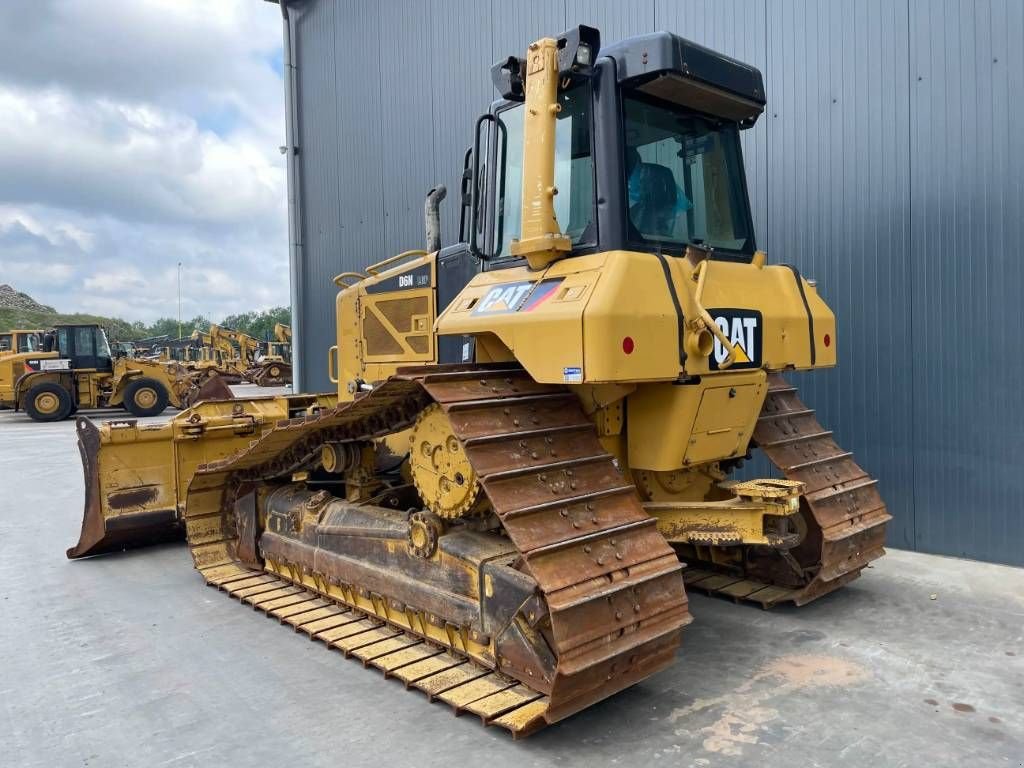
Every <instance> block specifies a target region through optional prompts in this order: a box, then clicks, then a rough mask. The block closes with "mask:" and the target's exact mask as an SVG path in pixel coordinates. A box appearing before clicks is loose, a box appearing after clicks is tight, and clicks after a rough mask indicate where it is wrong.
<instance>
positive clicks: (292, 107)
mask: <svg viewBox="0 0 1024 768" xmlns="http://www.w3.org/2000/svg"><path fill="white" fill-rule="evenodd" d="M280 3H281V20H282V22H283V25H284V109H285V119H284V135H285V146H284V147H283V148H282V149H283V151H284V154H285V160H286V163H287V177H288V283H289V286H290V289H289V293H290V299H291V305H292V391H293V392H296V393H297V392H304V391H305V390H306V380H305V379H306V377H305V375H304V371H303V369H302V357H303V349H302V343H303V340H304V339H303V327H302V326H303V322H302V319H303V318H302V308H303V307H304V306H305V301H304V299H305V296H304V295H303V290H302V289H303V285H302V276H303V275H304V274H305V269H304V266H305V264H304V261H305V254H304V252H303V248H302V186H301V184H300V181H301V177H300V169H299V161H298V155H299V147H298V145H297V143H296V141H297V137H298V133H299V111H298V105H297V104H296V93H297V91H298V88H297V85H298V83H297V74H296V66H295V56H294V50H293V49H294V46H293V32H292V23H291V21H292V20H291V15H290V14H289V12H288V0H280Z"/></svg>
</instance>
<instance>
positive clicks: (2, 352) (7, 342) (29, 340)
mask: <svg viewBox="0 0 1024 768" xmlns="http://www.w3.org/2000/svg"><path fill="white" fill-rule="evenodd" d="M42 338H43V332H42V331H41V330H31V331H25V330H11V331H0V357H5V356H6V355H18V354H24V353H25V352H33V351H35V350H38V349H39V345H40V343H41V342H42Z"/></svg>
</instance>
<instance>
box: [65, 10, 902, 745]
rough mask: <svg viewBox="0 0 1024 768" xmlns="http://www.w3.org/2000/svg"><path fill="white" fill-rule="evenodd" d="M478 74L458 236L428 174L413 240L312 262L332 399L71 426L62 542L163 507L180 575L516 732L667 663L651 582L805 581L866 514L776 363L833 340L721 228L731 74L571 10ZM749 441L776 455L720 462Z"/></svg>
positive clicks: (819, 318) (816, 575)
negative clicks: (351, 261) (72, 470)
mask: <svg viewBox="0 0 1024 768" xmlns="http://www.w3.org/2000/svg"><path fill="white" fill-rule="evenodd" d="M492 79H493V80H494V82H495V85H496V87H497V89H498V91H499V93H500V95H501V98H500V99H499V100H497V101H496V102H495V103H494V104H493V105H492V107H491V109H490V110H489V111H488V112H487V113H486V114H485V115H483V116H482V117H481V118H480V119H479V120H478V121H477V123H476V133H475V137H474V142H473V147H472V150H471V152H469V153H467V158H468V161H467V166H466V169H465V174H464V189H463V190H462V192H463V196H462V197H463V209H462V215H461V222H462V231H461V233H460V241H461V242H460V244H458V245H455V246H450V247H446V248H440V247H439V237H438V213H437V205H438V203H439V201H440V199H441V198H442V197H443V195H444V190H443V188H439V189H437V190H433V191H432V192H431V193H430V194H429V195H428V197H427V204H426V211H427V217H426V218H427V232H428V236H427V247H426V249H425V250H422V251H411V252H406V253H403V254H399V255H398V256H395V257H392V258H390V259H386V260H385V261H383V262H381V263H379V264H376V265H373V266H371V267H368V268H366V270H365V272H363V273H346V274H342V275H339V276H338V277H337V278H336V283H337V284H338V286H339V288H340V291H339V293H338V296H337V302H336V318H337V345H336V346H335V347H333V348H332V349H331V350H330V354H329V357H328V361H327V363H328V366H329V370H330V373H331V377H332V379H333V380H334V381H335V382H336V383H337V392H336V393H331V394H329V395H316V396H312V395H295V396H286V397H273V398H254V399H245V400H233V401H220V402H208V403H199V404H198V405H196V406H195V407H193V408H191V409H190V410H188V411H186V412H184V413H182V414H180V415H179V416H177V417H175V418H174V419H172V420H171V421H170V422H168V423H166V424H164V425H161V426H153V425H145V426H141V425H138V424H135V423H133V422H131V421H119V422H116V423H109V424H104V425H101V426H97V425H94V424H93V423H91V422H90V421H89V420H87V419H79V421H78V435H79V445H80V450H81V454H82V461H83V463H84V467H85V477H86V501H85V515H84V520H83V525H82V532H81V538H80V541H79V542H78V544H77V545H76V546H75V547H73V548H72V549H71V550H69V552H68V556H69V557H72V558H76V557H83V556H86V555H92V554H97V553H100V552H106V551H110V550H114V549H120V548H122V547H126V546H132V545H136V544H139V543H144V542H145V541H147V540H150V539H151V538H153V537H154V536H158V535H159V536H162V535H173V534H174V532H175V530H176V527H177V528H178V529H179V530H180V529H182V528H183V529H184V535H185V537H186V539H187V542H188V546H189V547H190V550H191V554H192V558H193V561H194V564H195V567H196V568H197V569H198V570H199V572H200V573H201V575H202V577H203V579H204V581H205V582H206V583H207V584H209V585H211V586H214V587H217V588H218V589H220V590H222V591H224V592H226V593H227V594H229V595H232V596H234V597H235V598H237V599H238V600H240V601H242V602H244V603H246V604H249V605H252V606H254V607H256V608H258V609H259V610H260V611H262V612H264V613H266V614H268V615H270V616H273V617H275V618H277V619H278V620H280V621H281V622H283V623H285V624H288V625H290V626H291V627H294V628H295V629H296V630H298V631H301V632H303V633H305V634H307V635H309V636H310V637H312V638H315V639H317V640H320V641H321V642H323V643H324V644H325V645H327V646H328V647H331V648H334V649H338V650H341V651H342V652H344V653H345V654H346V655H350V656H354V657H356V658H357V659H360V660H361V661H362V662H363V663H364V664H366V665H368V666H373V667H376V668H378V669H380V670H382V671H383V672H384V673H385V674H386V675H388V676H392V677H397V678H398V679H400V680H402V681H403V682H405V683H406V684H407V685H408V686H410V687H414V688H416V689H418V690H421V691H424V692H425V693H427V695H428V696H429V697H430V698H432V699H433V698H437V699H440V700H442V701H444V702H446V703H448V704H450V705H451V706H452V707H453V708H454V709H455V710H456V711H468V712H472V713H474V714H476V715H478V716H479V717H480V718H481V719H482V720H483V722H485V723H488V724H493V725H497V726H499V727H502V728H505V729H508V730H509V731H511V732H512V733H513V734H514V735H516V736H522V735H525V734H528V733H530V732H532V731H534V730H536V729H537V728H540V727H542V726H544V725H546V724H550V723H554V722H557V721H558V720H561V719H562V718H565V717H567V716H569V715H571V714H573V713H575V712H578V711H579V710H581V709H584V708H585V707H588V706H590V705H591V704H593V703H595V702H597V701H599V700H601V699H604V698H605V697H607V696H610V695H612V694H614V693H615V692H616V691H620V690H622V689H623V688H626V687H627V686H630V685H633V684H634V683H637V682H639V681H641V680H643V679H644V678H646V677H648V676H649V675H651V674H653V673H655V672H656V671H658V670H659V669H662V668H664V667H666V666H667V665H669V664H671V663H672V661H673V658H674V656H675V653H676V650H677V647H678V646H679V643H680V638H681V632H680V630H681V629H682V627H683V626H685V625H686V624H687V623H688V622H689V621H690V614H689V611H688V605H687V597H686V591H685V588H684V581H685V582H686V583H687V584H689V585H691V586H692V587H696V588H699V589H702V590H705V591H709V592H716V593H721V594H724V595H727V596H729V597H732V598H734V599H737V600H747V601H750V602H753V603H755V604H759V605H763V606H770V605H773V604H775V603H779V602H783V601H791V602H794V603H797V604H802V603H806V602H807V601H809V600H813V599H815V598H817V597H820V596H821V595H824V594H826V593H828V592H830V591H832V590H834V589H836V588H837V587H839V586H841V585H843V584H845V583H847V582H849V581H850V580H851V579H854V578H856V577H857V576H858V575H859V573H860V571H861V570H862V569H863V568H864V567H865V565H867V564H868V563H869V562H870V561H871V560H873V559H875V558H877V557H879V556H881V555H882V554H883V542H884V536H885V524H886V521H887V520H888V519H889V515H888V513H887V512H886V508H885V505H884V503H883V502H882V500H881V498H880V497H879V495H878V491H877V488H876V485H875V481H874V480H873V479H871V478H870V477H869V476H868V475H867V474H866V473H865V472H864V471H863V470H862V469H861V468H860V467H859V466H858V465H857V464H856V463H855V462H854V460H853V458H852V457H851V455H850V454H849V453H848V452H845V451H843V450H842V449H841V448H839V446H838V445H837V444H836V443H835V442H834V441H833V439H832V437H831V433H829V432H828V431H826V430H825V429H823V428H822V427H821V426H820V425H819V424H818V422H817V420H816V419H815V416H814V412H813V411H812V410H811V409H810V408H808V407H807V406H805V405H804V404H803V403H802V402H801V401H800V400H799V398H798V395H797V393H796V391H795V389H794V388H793V387H791V386H789V385H788V384H786V383H785V381H784V380H783V379H782V377H781V375H782V373H783V372H785V371H792V370H810V369H814V368H827V367H831V366H834V365H835V363H836V344H835V339H836V330H835V318H834V316H833V314H832V312H831V311H830V310H829V308H828V307H827V306H826V304H825V302H824V301H823V300H822V298H821V297H820V296H819V294H818V291H817V289H816V287H815V284H814V283H813V282H812V281H809V280H807V279H805V278H804V277H803V276H802V275H801V274H800V272H799V271H798V270H797V269H796V268H794V267H792V266H788V265H785V264H769V263H768V261H767V258H766V256H765V254H764V253H763V252H761V251H758V250H757V248H756V245H755V240H754V232H753V227H752V223H751V216H750V208H749V202H748V195H747V187H746V182H745V178H744V172H743V162H742V157H741V154H740V141H739V134H740V131H742V130H745V129H747V128H749V127H750V126H752V125H753V124H754V123H755V121H756V120H757V119H758V117H759V115H760V114H761V112H762V110H763V108H764V104H765V95H764V86H763V82H762V78H761V74H760V73H759V72H758V71H757V70H756V69H754V68H752V67H749V66H747V65H744V64H742V63H740V62H737V61H734V60H732V59H729V58H726V57H724V56H721V55H719V54H716V53H714V52H712V51H709V50H707V49H705V48H702V47H700V46H697V45H694V44H693V43H690V42H688V41H686V40H684V39H682V38H679V37H677V36H675V35H672V34H668V33H664V32H662V33H657V34H652V35H645V36H641V37H636V38H631V39H628V40H625V41H623V42H620V43H618V44H616V45H613V46H611V47H609V48H605V49H602V48H601V46H600V40H599V35H598V33H597V31H596V30H593V29H590V28H587V27H577V28H575V29H571V30H569V31H567V32H565V33H563V34H562V35H559V36H558V37H557V38H545V39H541V40H538V41H537V42H536V43H534V44H532V45H531V46H530V47H529V49H528V50H527V52H526V55H525V57H523V58H518V57H510V58H508V59H506V60H504V61H502V62H499V63H498V64H496V65H495V67H494V68H493V70H492ZM755 447H756V448H759V449H760V450H761V451H763V452H764V454H765V455H766V456H767V458H768V459H769V460H770V461H771V462H772V463H774V464H775V466H776V467H777V468H778V471H779V474H780V475H781V477H779V478H773V479H759V480H757V479H755V480H750V479H747V480H738V479H730V476H731V475H732V473H734V471H735V470H736V469H737V468H738V467H739V465H740V464H741V463H742V462H743V461H744V460H745V459H746V458H747V457H748V456H749V455H750V454H751V451H752V450H753V449H754V448H755ZM683 562H685V563H686V567H685V569H684V566H683ZM270 663H274V662H270ZM281 663H282V664H285V663H287V661H286V660H281Z"/></svg>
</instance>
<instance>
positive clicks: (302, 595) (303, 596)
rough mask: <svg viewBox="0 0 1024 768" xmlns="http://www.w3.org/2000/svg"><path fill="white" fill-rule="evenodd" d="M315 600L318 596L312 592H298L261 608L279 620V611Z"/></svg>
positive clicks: (265, 604)
mask: <svg viewBox="0 0 1024 768" xmlns="http://www.w3.org/2000/svg"><path fill="white" fill-rule="evenodd" d="M314 600H316V595H314V594H313V593H312V592H307V591H306V590H302V591H301V592H296V593H295V594H294V595H286V596H285V597H279V598H277V600H271V601H270V602H269V603H261V604H260V606H259V608H260V610H261V611H263V612H264V613H269V614H270V615H272V616H274V617H275V618H279V617H278V615H277V611H278V610H283V609H285V608H289V607H291V606H293V605H298V604H300V603H309V602H312V601H314Z"/></svg>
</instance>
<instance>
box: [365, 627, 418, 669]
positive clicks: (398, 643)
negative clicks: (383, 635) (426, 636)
mask: <svg viewBox="0 0 1024 768" xmlns="http://www.w3.org/2000/svg"><path fill="white" fill-rule="evenodd" d="M421 642H423V641H422V640H420V639H419V638H418V637H413V636H412V635H407V634H406V633H405V632H401V633H400V634H397V635H395V636H394V637H389V638H387V639H386V640H381V641H380V642H379V643H373V644H372V645H366V646H363V647H362V648H356V649H353V651H352V655H353V656H355V657H356V658H357V659H359V660H360V661H362V662H363V665H364V666H365V665H366V664H368V663H369V662H371V661H373V660H374V659H376V658H378V657H379V656H387V655H388V654H389V653H394V652H395V651H400V650H402V649H403V648H408V647H409V646H410V645H416V644H418V643H421Z"/></svg>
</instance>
